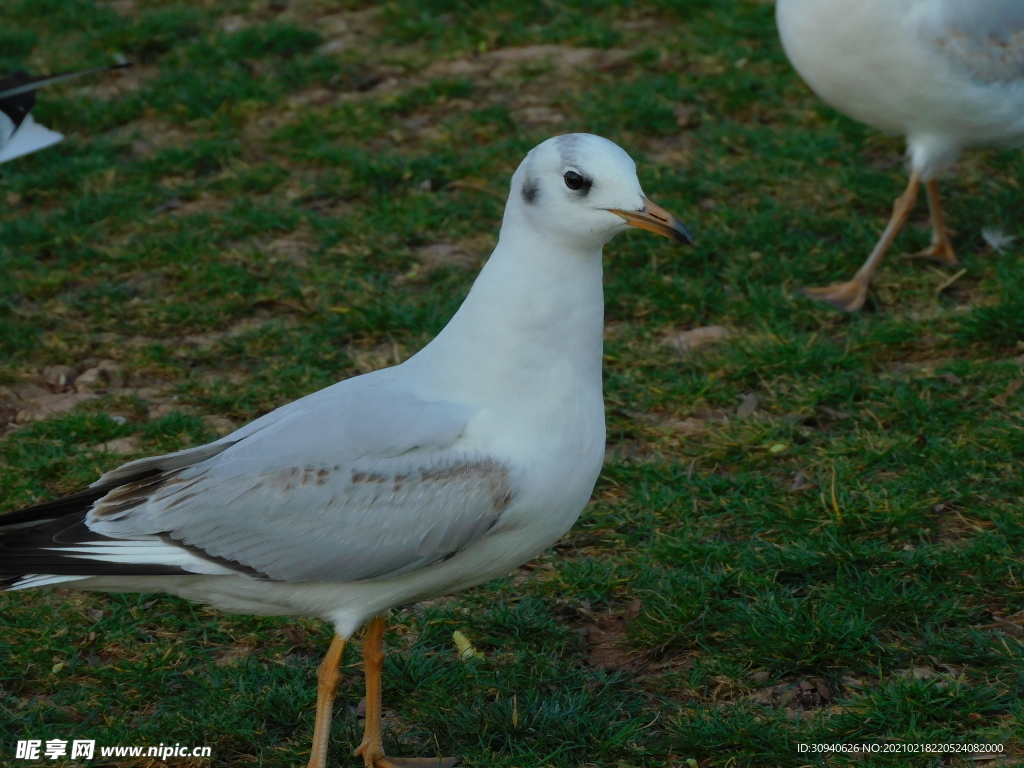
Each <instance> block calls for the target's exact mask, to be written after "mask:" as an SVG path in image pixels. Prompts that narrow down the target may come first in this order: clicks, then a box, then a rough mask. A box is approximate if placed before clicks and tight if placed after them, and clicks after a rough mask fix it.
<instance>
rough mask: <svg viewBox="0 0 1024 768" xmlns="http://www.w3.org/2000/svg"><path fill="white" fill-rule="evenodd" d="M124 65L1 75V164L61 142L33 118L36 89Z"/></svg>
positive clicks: (61, 135) (62, 137)
mask: <svg viewBox="0 0 1024 768" xmlns="http://www.w3.org/2000/svg"><path fill="white" fill-rule="evenodd" d="M127 66H131V65H130V64H128V63H126V62H125V63H119V64H114V65H112V66H109V67H93V68H92V69H82V70H78V71H75V72H62V73H60V74H57V75H42V76H36V77H33V76H31V75H28V74H26V73H24V72H15V73H14V74H12V75H9V76H7V77H4V78H0V163H5V162H7V161H8V160H14V159H15V158H18V157H22V156H23V155H28V154H31V153H32V152H37V151H39V150H40V149H46V148H47V147H50V146H53V145H54V144H56V143H58V142H60V141H63V139H64V135H63V134H61V133H57V131H51V130H50V129H49V128H44V127H43V126H42V125H40V124H39V123H37V122H36V121H35V119H34V118H33V117H32V107H34V106H35V103H36V90H37V89H39V88H43V87H44V86H47V85H52V84H54V83H60V82H63V81H64V80H70V79H72V78H76V77H82V76H83V75H91V74H95V73H97V72H105V71H107V70H110V69H121V68H123V67H127Z"/></svg>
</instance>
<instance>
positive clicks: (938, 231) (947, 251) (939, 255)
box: [907, 179, 960, 267]
mask: <svg viewBox="0 0 1024 768" xmlns="http://www.w3.org/2000/svg"><path fill="white" fill-rule="evenodd" d="M924 186H925V189H926V190H927V192H928V210H929V212H930V213H931V220H932V242H931V245H929V246H928V247H927V248H925V249H924V250H923V251H918V252H917V253H910V254H907V255H908V256H909V257H910V258H912V259H935V260H936V261H941V262H942V263H943V264H948V265H949V266H951V267H955V266H957V265H958V264H959V263H960V261H959V260H958V259H957V257H956V251H955V250H953V242H952V241H951V240H950V239H949V238H950V235H953V234H956V233H955V232H953V230H951V229H950V228H949V227H947V226H946V212H945V211H944V210H942V200H941V199H940V198H939V182H937V181H935V180H934V179H933V180H932V181H926V182H925V185H924Z"/></svg>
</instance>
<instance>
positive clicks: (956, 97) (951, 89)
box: [776, 0, 1024, 312]
mask: <svg viewBox="0 0 1024 768" xmlns="http://www.w3.org/2000/svg"><path fill="white" fill-rule="evenodd" d="M776 19H777V22H778V27H779V35H780V37H781V38H782V44H783V47H784V48H785V49H786V54H787V55H788V56H789V60H790V61H791V62H792V63H793V66H794V67H795V68H796V70H797V72H799V73H800V76H801V77H803V79H804V80H805V81H807V84H808V85H809V86H810V87H811V89H812V90H814V92H815V93H817V94H818V96H820V97H821V98H822V99H824V100H825V101H826V102H828V103H829V104H830V105H831V106H833V107H835V108H836V109H838V110H839V111H840V112H844V113H845V114H847V115H849V116H850V117H852V118H854V119H855V120H860V121H861V122H863V123H867V124H868V125H871V126H873V127H875V128H878V129H879V130H882V131H885V132H888V133H893V134H901V135H903V136H905V137H906V139H907V155H908V159H909V165H910V183H909V185H908V186H907V189H906V191H905V192H904V193H903V194H902V195H900V197H898V198H897V199H896V203H895V205H894V207H893V214H892V218H891V219H890V220H889V225H888V226H887V227H886V229H885V231H884V232H883V233H882V236H881V239H880V240H879V242H878V244H877V245H876V246H875V249H874V250H873V251H872V252H871V255H870V256H869V257H868V259H867V261H866V262H865V263H864V266H862V267H861V268H860V270H859V271H858V272H857V274H856V275H855V276H854V278H853V279H852V280H850V281H849V282H846V283H840V284H837V285H832V286H828V287H826V288H809V289H807V290H806V291H805V293H806V294H807V295H808V296H811V297H812V298H816V299H820V300H822V301H827V302H829V303H830V304H832V305H833V306H835V307H837V308H839V309H842V310H846V311H849V312H854V311H856V310H858V309H860V308H861V306H863V304H864V300H865V299H866V298H867V292H868V286H869V285H870V284H871V278H872V276H873V275H874V272H875V270H876V269H877V268H878V265H879V263H880V262H881V261H882V258H883V257H884V256H885V253H886V251H887V250H888V249H889V246H890V245H891V244H892V241H893V240H894V239H895V237H896V235H897V234H898V233H899V231H900V229H901V227H902V226H903V224H904V223H905V222H906V220H907V217H908V216H909V215H910V212H911V210H912V209H913V208H914V205H915V203H916V202H917V191H918V184H919V183H920V182H924V184H925V187H926V189H927V192H928V203H929V207H930V209H931V224H932V242H931V245H930V246H929V247H928V248H927V249H925V250H924V251H921V252H920V253H918V254H914V255H915V256H924V257H928V258H933V259H938V260H939V261H942V262H944V263H946V264H950V265H955V264H957V263H958V262H957V258H956V253H955V251H954V250H953V245H952V243H951V242H950V239H949V238H950V234H951V232H950V230H949V229H948V228H947V226H946V220H945V216H944V214H943V211H942V205H941V203H940V201H939V188H938V183H937V182H936V177H937V175H938V174H939V173H941V172H942V171H944V170H946V169H947V168H949V166H951V165H952V164H953V163H954V162H955V161H956V159H957V157H958V156H959V155H960V153H961V152H962V151H963V150H965V149H968V148H971V147H1015V146H1020V145H1021V144H1024V0H778V2H777V5H776Z"/></svg>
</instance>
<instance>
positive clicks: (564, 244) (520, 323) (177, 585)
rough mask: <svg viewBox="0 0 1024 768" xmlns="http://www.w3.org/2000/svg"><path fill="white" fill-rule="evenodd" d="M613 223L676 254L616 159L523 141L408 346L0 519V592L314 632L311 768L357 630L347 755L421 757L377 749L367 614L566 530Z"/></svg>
mask: <svg viewBox="0 0 1024 768" xmlns="http://www.w3.org/2000/svg"><path fill="white" fill-rule="evenodd" d="M630 225H632V226H636V227H641V228H644V229H649V230H651V231H653V232H656V233H658V234H661V235H664V236H666V237H670V238H674V239H675V240H678V241H681V242H685V243H688V244H692V241H691V240H690V235H689V234H688V233H687V231H686V229H685V228H684V227H683V226H682V224H680V223H679V222H678V221H677V220H676V219H675V218H674V217H672V216H671V215H670V214H668V213H667V212H666V211H665V210H664V209H662V208H660V207H658V206H656V205H654V203H652V202H651V201H650V200H648V199H647V198H646V197H645V196H644V193H643V190H642V189H641V188H640V182H639V181H638V180H637V176H636V166H635V165H634V163H633V161H632V160H631V159H630V158H629V156H628V155H627V154H626V153H625V152H624V151H623V150H622V149H621V148H620V147H618V146H617V145H615V144H613V143H612V142H610V141H608V140H607V139H603V138H600V137H598V136H591V135H588V134H570V135H565V136H559V137H556V138H553V139H549V140H548V141H545V142H544V143H543V144H541V145H539V146H538V147H536V148H534V149H533V150H532V151H531V152H530V153H529V154H528V155H527V156H526V159H525V160H524V161H523V162H522V164H521V165H520V166H519V169H518V170H517V171H516V172H515V174H514V175H513V177H512V185H511V192H510V196H509V199H508V203H507V205H506V207H505V215H504V219H503V221H502V226H501V235H500V237H499V240H498V245H497V247H496V248H495V249H494V252H493V254H492V255H491V258H490V260H489V261H488V262H487V264H486V266H485V267H484V268H483V270H482V271H481V273H480V275H479V277H478V278H477V280H476V282H475V283H474V285H473V288H472V290H471V291H470V292H469V295H468V296H467V297H466V300H465V301H464V302H463V304H462V306H461V307H460V308H459V311H458V312H457V313H456V314H455V316H454V317H453V318H452V319H451V321H450V322H449V323H448V325H447V326H446V327H445V328H444V330H443V331H441V333H440V334H438V336H437V337H436V338H435V339H434V340H433V341H432V342H430V344H428V345H427V346H426V347H424V348H423V349H422V350H421V351H420V352H419V353H418V354H416V355H415V356H413V357H412V358H410V359H409V360H407V361H406V362H404V363H402V364H401V365H398V366H395V367H393V368H387V369H384V370H379V371H375V372H373V373H368V374H366V375H364V376H357V377H355V378H351V379H347V380H345V381H342V382H339V383H338V384H335V385H333V386H331V387H328V388H326V389H323V390H321V391H319V392H316V393H314V394H312V395H308V396H307V397H304V398H302V399H300V400H297V401H295V402H294V403H291V404H289V405H286V406H284V407H282V408H279V409H277V410H276V411H273V412H272V413H269V414H267V415H266V416H263V417H262V418H260V419H257V420H256V421H254V422H252V423H251V424H249V425H248V426H246V427H243V428H242V429H239V430H238V431H236V432H234V433H233V434H230V435H228V436H227V437H224V438H222V439H220V440H217V441H216V442H213V443H209V444H208V445H203V446H200V447H198V448H192V449H189V450H184V451H179V452H177V453H172V454H168V455H166V456H157V457H153V458H147V459H141V460H139V461H133V462H131V463H129V464H125V465H124V466H122V467H119V468H118V469H115V470H113V471H111V472H107V473H106V474H105V475H103V476H102V477H100V478H99V480H97V481H96V482H95V483H93V484H92V486H90V487H89V489H88V490H85V491H82V492H81V493H78V494H75V495H74V496H69V497H66V498H63V499H57V500H56V501H51V502H47V503H45V504H41V505H39V506H36V507H33V508H31V509H26V510H23V511H20V512H13V513H10V514H7V515H4V516H0V589H4V588H6V589H8V590H11V589H23V588H26V587H39V586H44V585H55V584H56V585H61V586H68V585H70V586H72V587H78V588H82V589H90V590H104V591H132V592H159V591H164V592H170V593H172V594H175V595H180V596H182V597H185V598H188V599H190V600H195V601H198V602H203V603H208V604H210V605H213V606H216V607H218V608H220V609H223V610H225V611H233V612H239V613H254V614H265V615H285V616H310V617H319V618H322V619H324V620H326V621H329V622H331V623H332V624H333V626H334V629H335V632H336V635H335V637H334V640H333V641H332V643H331V647H330V649H329V650H328V652H327V656H326V657H325V659H324V661H323V663H322V664H321V666H320V669H319V671H318V674H317V677H318V680H319V687H318V697H317V715H316V726H315V731H314V735H313V747H312V751H311V754H310V759H309V766H310V767H311V768H324V766H325V765H326V760H327V742H328V735H329V729H330V721H331V708H332V705H333V701H334V696H335V693H336V691H337V689H338V684H339V681H340V673H339V669H338V667H339V662H340V660H341V654H342V650H343V649H344V645H345V641H346V640H348V639H349V638H350V637H351V636H352V634H353V633H354V632H355V631H356V630H357V629H359V627H360V626H361V625H363V624H364V623H365V622H367V621H369V627H368V630H367V633H366V638H365V641H364V645H363V648H364V661H365V664H366V680H367V683H366V685H367V694H366V700H367V715H366V729H365V734H364V739H363V742H362V744H361V745H360V747H359V748H358V749H357V750H356V754H359V755H361V756H362V757H363V760H364V762H365V765H366V766H375V767H376V768H392V767H398V766H417V765H433V766H437V765H439V760H438V758H432V759H424V760H410V759H406V760H400V759H395V758H387V757H385V756H384V751H383V749H382V747H381V733H380V696H381V693H380V672H381V666H382V663H383V645H382V635H383V631H384V616H385V615H386V614H387V613H388V612H389V611H390V610H391V609H392V608H394V607H396V606H400V605H405V604H408V603H412V602H416V601H418V600H424V599H427V598H431V597H436V596H439V595H445V594H450V593H452V592H456V591H459V590H463V589H466V588H468V587H471V586H473V585H476V584H480V583H482V582H485V581H488V580H489V579H493V578H496V577H499V576H504V575H506V574H508V573H509V572H510V571H511V570H512V569H514V568H516V567H517V566H519V565H521V564H522V563H524V562H526V561H527V560H530V559H531V558H533V557H534V556H536V555H537V554H538V553H540V552H542V551H543V550H544V549H546V548H547V547H550V546H551V545H552V544H554V543H555V542H556V541H557V540H558V539H559V538H560V537H561V536H562V535H563V534H564V533H565V532H566V531H567V530H568V529H569V528H570V527H571V526H572V524H573V523H574V522H575V520H576V518H577V517H578V516H579V514H580V511H581V510H582V509H583V507H584V505H585V504H586V503H587V500H588V499H589V498H590V494H591V492H592V491H593V488H594V483H595V482H596V480H597V477H598V473H599V472H600V470H601V463H602V459H603V456H604V450H605V425H604V403H603V398H602V393H601V364H602V330H603V315H604V301H603V293H602V285H601V274H602V265H601V251H602V247H603V246H604V244H605V243H607V242H608V241H609V240H610V239H611V238H612V237H614V236H615V235H616V234H618V233H619V232H622V231H623V230H625V229H626V228H627V227H628V226H630ZM440 764H441V765H452V764H453V761H452V760H450V759H448V760H447V761H442V762H441V763H440Z"/></svg>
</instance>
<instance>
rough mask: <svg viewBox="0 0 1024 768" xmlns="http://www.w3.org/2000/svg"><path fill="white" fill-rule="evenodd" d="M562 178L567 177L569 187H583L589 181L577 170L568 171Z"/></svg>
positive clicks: (566, 184) (566, 183) (566, 181)
mask: <svg viewBox="0 0 1024 768" xmlns="http://www.w3.org/2000/svg"><path fill="white" fill-rule="evenodd" d="M562 178H564V179H565V186H567V187H568V188H569V189H583V185H584V184H586V183H587V180H586V179H584V178H583V177H582V176H580V175H579V174H578V173H576V171H566V172H565V176H563V177H562Z"/></svg>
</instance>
